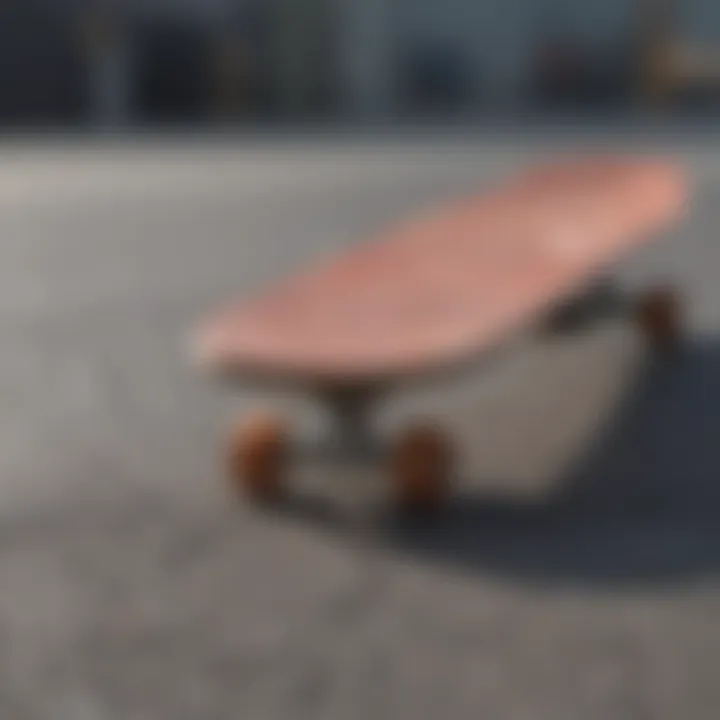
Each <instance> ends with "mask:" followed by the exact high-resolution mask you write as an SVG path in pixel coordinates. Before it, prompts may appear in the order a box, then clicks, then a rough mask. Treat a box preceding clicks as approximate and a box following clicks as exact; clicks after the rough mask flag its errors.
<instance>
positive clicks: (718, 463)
mask: <svg viewBox="0 0 720 720" xmlns="http://www.w3.org/2000/svg"><path fill="white" fill-rule="evenodd" d="M557 480H558V482H556V483H554V486H555V487H557V488H559V489H558V490H556V491H555V492H554V493H553V494H552V495H550V496H547V495H545V496H544V497H542V498H537V499H535V500H532V501H528V500H517V499H512V498H502V497H494V498H493V497H489V496H487V495H485V494H479V493H478V494H469V495H465V496H461V497H458V498H457V499H456V501H455V502H454V504H453V506H452V507H451V508H450V510H449V512H447V513H445V514H443V516H442V517H441V518H440V519H437V520H434V521H432V522H430V523H428V522H426V521H411V520H410V519H408V518H399V517H396V518H393V519H392V521H391V522H389V523H387V525H385V526H384V528H383V541H384V542H385V543H386V547H387V548H388V549H391V550H393V551H400V552H402V553H407V554H409V555H410V556H412V557H413V558H414V559H416V560H421V561H427V562H437V563H441V564H443V565H448V564H451V565H454V566H456V567H458V568H459V569H462V570H465V571H470V572H477V573H482V574H487V573H495V574H499V575H503V576H512V577H517V578H518V579H523V580H532V581H539V582H543V583H572V584H580V585H595V586H613V587H623V586H627V587H630V586H644V585H649V586H652V585H657V584H669V583H688V582H693V581H700V580H702V579H706V578H708V577H712V576H715V575H718V574H720V344H719V343H695V344H691V345H689V346H686V347H685V348H684V349H683V350H682V351H681V352H679V353H677V354H675V355H673V356H672V357H668V358H665V359H658V360H655V361H648V363H646V366H645V367H644V368H643V370H642V371H641V372H640V373H639V374H638V378H637V380H636V382H635V384H634V386H633V387H632V388H631V389H630V391H629V392H628V393H627V394H626V396H625V399H624V400H623V401H622V402H621V403H620V405H619V407H618V408H617V409H616V411H615V413H614V417H612V418H611V420H610V422H609V423H608V425H607V430H606V431H605V433H604V434H603V436H602V437H600V438H598V439H597V440H596V442H595V443H594V445H593V446H592V447H590V448H589V450H588V451H587V452H586V453H585V454H584V456H583V457H582V458H581V460H580V461H579V462H578V463H577V464H576V465H575V467H574V468H572V469H571V470H570V472H569V473H567V474H566V476H565V477H563V478H557ZM292 514H294V515H296V516H300V517H302V518H303V519H304V520H309V521H311V522H313V523H315V524H317V525H319V526H322V527H325V528H326V529H331V530H339V529H340V526H341V525H342V522H341V521H340V519H339V518H338V517H337V516H336V515H335V514H334V513H333V512H332V510H331V509H330V508H328V507H327V506H323V505H322V504H320V503H317V504H316V503H313V502H312V501H307V502H305V503H301V504H300V505H299V506H296V507H295V508H294V509H293V510H292Z"/></svg>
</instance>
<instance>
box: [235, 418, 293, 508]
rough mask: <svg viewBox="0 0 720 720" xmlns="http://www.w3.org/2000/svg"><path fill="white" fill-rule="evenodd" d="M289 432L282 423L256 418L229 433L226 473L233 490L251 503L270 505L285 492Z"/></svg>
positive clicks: (248, 420)
mask: <svg viewBox="0 0 720 720" xmlns="http://www.w3.org/2000/svg"><path fill="white" fill-rule="evenodd" d="M288 445H289V442H288V432H287V428H286V426H285V424H284V423H283V422H282V420H280V419H278V418H275V417H272V416H269V415H256V416H253V417H250V418H248V419H247V420H245V421H244V422H242V423H241V424H240V425H239V426H238V427H237V428H236V429H235V430H234V432H233V433H232V436H231V438H230V445H229V450H228V466H229V467H228V470H229V475H230V479H231V480H232V483H233V485H234V487H235V488H236V489H237V490H239V491H241V492H243V493H244V494H245V495H246V496H247V497H249V498H250V499H252V500H255V501H258V502H262V503H273V502H277V501H278V500H280V499H281V498H282V496H283V494H284V491H285V482H284V481H285V470H286V466H287V455H288Z"/></svg>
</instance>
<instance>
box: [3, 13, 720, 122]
mask: <svg viewBox="0 0 720 720" xmlns="http://www.w3.org/2000/svg"><path fill="white" fill-rule="evenodd" d="M673 6H674V7H673V12H672V13H670V12H668V7H669V5H668V3H667V1H666V2H663V1H662V0H603V1H602V2H599V1H597V0H545V2H538V1H537V0H482V2H478V1H477V0H4V2H3V3H2V4H1V5H0V122H2V123H6V124H7V123H26V124H27V123H42V122H47V123H66V122H67V123H92V124H96V125H101V126H111V127H116V126H121V125H126V124H135V123H145V122H156V121H157V122H163V123H166V122H189V123H197V122H207V121H210V120H217V121H235V120H238V119H242V118H266V119H267V118H298V117H328V116H340V115H345V116H349V117H362V116H371V117H381V118H393V117H404V116H408V115H410V116H417V115H436V116H442V117H449V116H456V115H472V114H477V113H487V112H494V111H498V110H502V111H506V110H515V111H522V110H524V109H525V108H527V107H528V106H535V105H550V106H562V105H568V104H570V105H572V104H575V105H578V104H580V105H583V106H588V105H589V106H593V107H606V106H608V105H613V104H614V105H618V104H620V105H623V104H627V103H630V102H633V101H634V99H635V98H636V97H637V96H638V93H639V87H638V85H639V83H641V82H642V79H643V77H655V76H653V73H652V72H650V71H647V67H646V65H647V63H646V64H645V65H643V53H645V52H646V49H647V48H649V47H650V48H657V47H658V39H657V37H655V36H653V37H650V34H651V33H652V32H654V31H653V30H652V29H653V28H655V29H657V28H659V27H660V26H661V25H662V28H663V32H664V35H663V37H664V40H663V42H667V41H669V39H670V38H673V37H675V38H692V39H693V42H694V41H697V42H701V43H705V44H710V45H712V44H714V43H720V3H718V2H717V0H683V1H682V2H675V3H673ZM660 10H663V12H664V13H665V14H664V15H663V18H664V25H663V24H662V23H659V22H657V18H658V17H659V15H660V14H661V13H660ZM655 35H656V36H657V33H655ZM646 54H647V53H646ZM653 57H654V56H653ZM643 72H645V74H643Z"/></svg>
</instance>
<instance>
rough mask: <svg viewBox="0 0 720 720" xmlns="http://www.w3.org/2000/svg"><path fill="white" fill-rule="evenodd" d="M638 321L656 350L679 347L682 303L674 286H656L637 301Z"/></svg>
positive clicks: (646, 337)
mask: <svg viewBox="0 0 720 720" xmlns="http://www.w3.org/2000/svg"><path fill="white" fill-rule="evenodd" d="M636 309H637V323H638V326H639V328H640V330H641V332H642V333H643V335H644V337H645V339H646V340H647V342H648V343H649V345H650V346H651V347H652V348H653V349H656V350H670V349H672V348H675V347H677V345H678V344H679V343H680V340H681V337H682V318H681V304H680V299H679V298H678V295H677V293H676V292H675V291H674V290H673V289H672V288H655V289H653V290H650V291H649V292H647V293H645V294H644V295H643V296H641V297H640V299H639V300H638V302H637V308H636Z"/></svg>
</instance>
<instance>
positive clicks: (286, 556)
mask: <svg viewBox="0 0 720 720" xmlns="http://www.w3.org/2000/svg"><path fill="white" fill-rule="evenodd" d="M586 145H591V146H592V148H593V149H595V150H605V149H625V150H627V149H631V150H634V151H648V152H656V151H657V152H663V153H669V154H671V155H675V156H677V157H678V158H680V159H681V160H683V161H684V162H685V163H686V164H687V167H688V169H689V170H690V172H691V173H692V176H693V178H694V180H695V183H696V188H695V200H694V203H693V207H692V209H691V217H690V219H689V220H688V222H687V223H686V224H685V226H684V227H683V228H682V230H681V231H680V232H677V233H674V234H673V236H671V237H668V238H665V239H663V240H662V241H661V242H660V243H659V244H657V245H656V246H654V247H652V248H650V249H648V250H647V251H645V252H643V254H642V256H641V257H638V258H635V259H633V261H632V262H630V263H628V264H627V265H624V266H623V267H622V268H621V269H620V270H619V271H618V282H619V283H620V284H621V285H622V287H624V288H626V289H627V291H628V292H634V291H637V290H639V289H640V288H642V287H645V286H647V285H649V284H652V283H655V282H660V281H666V280H668V279H669V280H671V281H672V282H674V283H676V284H677V285H679V286H680V287H681V288H682V291H683V293H684V295H685V298H686V300H687V305H688V342H687V345H686V347H685V348H684V350H683V351H682V352H681V353H680V354H679V355H677V356H676V357H674V358H672V359H667V360H664V361H658V360H654V359H653V358H651V357H649V355H648V353H647V352H646V351H645V349H644V348H643V346H642V343H641V342H640V341H639V339H638V338H637V336H636V333H634V332H633V329H632V327H631V326H630V324H629V323H627V322H624V321H622V320H621V319H620V320H618V319H617V318H616V319H610V320H607V321H604V322H597V323H595V324H593V325H591V326H588V327H587V328H584V329H583V330H582V331H581V332H578V333H576V334H573V335H568V336H562V337H548V336H541V335H538V336H537V337H532V336H531V337H526V338H523V339H522V341H519V342H518V343H514V344H513V346H512V347H508V348H506V349H504V350H503V352H502V353H501V354H500V355H499V356H498V357H495V358H493V359H492V360H490V361H488V363H487V364H486V365H485V366H484V367H483V368H482V369H480V370H478V371H477V372H470V373H463V374H462V376H459V377H457V378H448V379H447V380H445V381H443V382H442V383H438V384H436V385H434V386H432V387H423V388H418V390H417V391H416V392H408V393H405V394H403V395H401V396H398V397H396V398H393V400H392V401H391V402H390V403H389V404H388V407H387V408H386V409H385V411H384V413H383V422H385V423H386V424H387V427H391V426H392V425H393V424H396V423H400V422H402V421H403V420H404V419H405V418H407V417H408V416H410V415H414V414H416V413H424V414H427V413H434V414H435V415H437V416H438V417H439V418H441V419H442V421H443V422H445V423H446V424H447V426H448V427H449V428H450V429H451V430H452V431H453V432H455V433H456V435H457V437H458V441H459V443H460V445H461V446H462V448H463V460H462V463H461V477H460V479H459V482H458V496H457V499H456V502H455V505H454V506H453V507H452V508H451V509H450V511H449V513H448V515H447V516H446V517H444V518H443V519H441V520H439V521H437V522H436V523H434V524H432V525H430V526H427V527H422V526H417V525H411V524H409V523H407V522H403V521H400V520H393V519H390V520H388V521H387V522H385V523H383V524H382V526H381V527H379V528H378V529H377V532H376V533H374V534H373V537H372V540H373V542H372V543H371V544H370V545H369V546H367V545H364V544H360V545H358V543H357V542H355V540H356V538H354V537H353V535H352V533H349V532H348V531H347V528H346V527H345V525H344V522H343V515H342V513H341V512H339V511H338V510H337V509H336V508H335V506H334V505H333V502H332V501H331V500H329V499H327V500H326V501H325V502H322V500H323V498H325V497H326V496H325V494H324V491H325V490H327V489H328V488H329V487H330V486H339V485H342V483H343V481H344V480H347V478H345V477H344V476H343V475H342V473H337V472H336V473H334V474H333V473H332V472H330V474H329V476H328V473H327V472H325V474H323V472H321V471H320V469H318V474H317V477H323V478H324V480H323V482H325V481H326V480H327V481H329V482H328V483H327V484H326V485H325V487H322V486H321V487H315V486H313V484H312V482H311V481H307V482H305V484H303V482H302V480H301V479H299V481H298V482H299V486H302V488H303V489H302V492H301V493H300V495H299V496H298V501H297V502H296V503H295V504H293V505H291V507H289V508H287V510H286V512H284V513H281V514H279V515H273V516H271V515H268V514H265V513H262V512H259V511H257V510H254V509H252V508H249V507H247V506H245V505H244V504H243V503H240V502H237V501H235V500H234V498H233V497H232V496H231V494H230V493H229V491H228V490H227V487H226V485H225V483H224V480H223V476H222V472H221V468H220V452H219V442H220V440H221V438H222V437H223V433H224V432H225V430H226V427H227V423H228V422H229V420H230V419H231V418H232V417H233V416H234V414H235V413H236V412H242V411H243V410H244V409H247V408H248V407H250V406H251V405H253V404H254V403H255V402H256V401H258V399H262V398H261V393H260V391H259V390H258V389H255V388H247V389H242V390H240V391H238V392H231V390H230V389H229V388H227V387H223V386H221V385H220V384H218V383H215V382H213V381H212V379H210V378H206V377H203V376H202V375H201V374H200V373H197V372H196V370H195V369H194V368H193V367H192V364H191V362H190V353H189V346H188V338H189V333H190V332H191V330H192V329H193V328H194V327H195V324H196V322H197V320H199V319H200V318H201V317H203V315H204V314H205V313H206V312H207V311H208V310H210V309H212V308H213V307H214V305H215V304H216V303H217V302H219V301H225V300H227V299H228V296H234V295H238V296H243V295H245V294H248V293H251V292H252V291H253V290H254V289H256V288H258V287H261V286H262V285H263V284H264V283H265V282H267V281H269V280H271V279H275V278H278V277H281V276H282V275H284V274H286V273H289V272H291V271H292V270H294V269H295V268H297V267H300V266H302V265H305V264H307V263H310V262H312V261H313V259H315V258H318V257H322V256H324V255H325V254H326V253H327V252H330V251H337V250H340V249H342V248H344V247H347V246H349V245H351V244H352V243H354V242H357V241H358V240H360V239H362V237H363V234H365V233H367V232H370V231H372V230H373V229H375V228H376V227H377V226H378V225H381V224H382V223H383V222H385V221H387V220H390V219H393V218H395V217H397V216H398V215H399V214H404V213H408V212H412V211H413V209H415V208H417V207H419V206H424V205H425V204H426V203H430V202H435V201H440V200H442V199H444V198H447V197H450V196H452V195H454V194H456V193H458V192H466V191H469V190H477V189H478V188H482V187H484V186H486V185H488V184H489V183H491V182H493V181H495V180H497V179H499V178H502V177H504V176H506V175H507V174H508V173H510V172H512V171H513V170H514V169H516V168H517V167H519V166H520V165H522V164H523V163H525V162H528V161H530V160H532V159H534V158H537V157H542V158H543V159H547V158H548V157H552V156H555V155H557V154H560V153H564V152H568V151H571V150H573V149H578V148H580V147H584V146H586ZM0 155H1V156H2V160H3V161H2V163H0V231H1V232H0V331H1V332H2V336H3V338H2V340H3V342H2V348H3V349H2V352H0V397H2V402H1V403H0V420H1V422H0V427H2V432H1V433H0V717H2V718H9V719H10V718H12V719H13V720H15V719H18V720H22V719H23V718H28V719H35V718H38V719H42V720H65V719H67V720H85V719H92V720H94V719H98V720H115V719H116V718H117V719H118V720H145V719H147V720H162V719H165V718H167V719H172V720H183V719H185V718H188V719H190V718H192V719H197V720H200V719H202V720H221V719H225V718H228V719H229V718H233V719H234V720H237V719H238V718H247V720H264V719H265V718H268V719H270V718H273V719H275V718H277V719H280V718H282V719H284V720H289V719H291V718H313V719H315V718H327V719H328V720H344V719H345V718H353V719H354V718H358V719H360V718H371V717H372V718H377V719H379V718H393V719H394V720H401V719H402V718H413V720H419V719H420V718H428V719H430V718H439V717H443V718H447V719H448V720H450V719H452V720H455V719H456V718H468V719H470V718H484V719H485V720H575V719H577V718H583V720H611V719H612V720H624V719H625V718H627V719H631V718H632V719H633V720H634V719H638V720H639V719H643V720H645V719H655V718H657V719H658V720H660V719H665V718H667V719H668V720H670V719H672V720H676V719H677V718H684V719H685V720H706V719H707V720H711V719H712V718H715V717H717V712H718V708H719V707H720V686H719V685H718V682H717V672H718V670H717V668H718V666H720V622H718V621H719V620H720V587H719V586H718V578H719V577H720V524H719V523H718V517H720V484H718V471H720V443H718V441H717V437H718V434H717V428H718V422H717V421H718V419H720V344H719V343H718V340H717V338H716V333H717V331H718V329H719V328H720V290H718V287H720V286H719V285H718V276H717V268H718V267H720V264H719V262H718V261H719V260H720V257H719V255H720V246H719V245H718V243H717V242H716V234H717V226H718V221H719V220H720V203H719V202H718V201H719V200H720V161H719V160H718V158H720V140H717V139H713V138H711V137H705V138H703V139H699V138H693V137H691V136H682V135H679V134H678V135H676V136H671V135H669V134H666V135H665V136H660V135H651V134H644V135H643V134H642V133H638V132H634V133H632V134H627V135H624V134H623V133H622V132H621V131H620V130H617V129H616V130H615V131H613V133H612V134H607V135H606V136H604V135H603V134H602V133H600V132H595V133H593V136H592V138H586V137H583V135H582V133H580V132H578V133H574V134H573V135H572V136H571V137H570V136H562V135H561V134H555V135H554V136H552V137H551V136H549V135H548V136H536V137H530V136H525V137H521V136H520V135H517V136H513V135H512V133H501V132H496V133H494V134H486V135H485V136H475V137H474V136H472V135H471V134H465V135H463V136H460V135H458V136H456V137H440V136H439V135H438V136H437V137H433V136H430V135H428V136H424V137H421V136H419V135H418V134H415V135H412V136H409V137H405V138H403V139H401V138H399V137H397V138H392V137H375V138H370V137H366V138H355V139H353V138H351V137H344V138H341V137H335V138H334V139H328V140H325V141H321V140H317V139H309V138H306V139H304V140H303V139H289V138H288V139H282V138H274V139H272V138H267V137H266V138H256V139H250V138H244V139H243V138H236V139H230V138H224V139H216V140H207V141H203V140H197V139H196V140H192V141H191V140H183V139H181V138H174V139H171V138H146V139H144V140H123V141H119V140H117V141H109V140H108V141H102V140H97V141H94V142H89V141H81V140H77V139H75V140H72V141H71V140H64V141H63V140H51V139H45V140H42V141H36V142H31V141H28V140H23V141H20V140H17V141H15V142H12V143H8V144H6V145H5V146H3V147H2V148H0ZM268 402H270V403H271V404H273V405H276V406H278V408H280V409H282V410H284V411H287V412H288V413H291V414H292V417H293V419H294V420H295V422H296V423H297V426H298V428H299V430H300V431H301V432H308V433H309V432H312V431H314V430H317V429H318V428H319V427H321V425H322V422H323V418H322V416H321V415H320V414H319V412H318V409H317V408H316V407H314V406H313V405H312V404H311V403H310V402H309V401H308V399H306V398H302V397H301V398H288V397H283V396H276V397H270V398H268ZM308 473H309V475H312V476H314V473H313V472H311V471H308ZM306 474H307V473H306ZM306 480H307V478H306ZM303 493H304V494H303ZM301 495H302V498H304V499H302V501H301V498H300V496H301ZM331 497H332V493H329V494H328V495H327V498H331Z"/></svg>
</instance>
